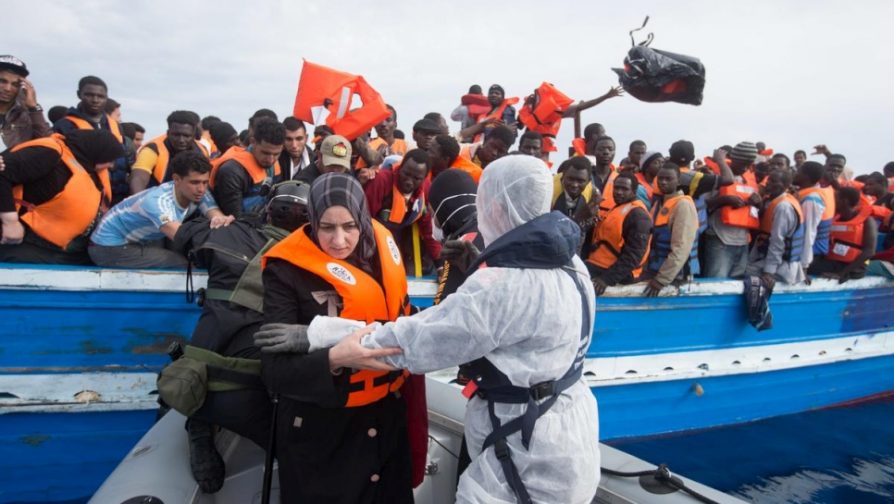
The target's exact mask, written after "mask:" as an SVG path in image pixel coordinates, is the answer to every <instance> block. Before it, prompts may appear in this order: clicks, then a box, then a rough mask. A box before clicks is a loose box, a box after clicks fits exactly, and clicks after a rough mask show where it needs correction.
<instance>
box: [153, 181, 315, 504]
mask: <svg viewBox="0 0 894 504" xmlns="http://www.w3.org/2000/svg"><path fill="white" fill-rule="evenodd" d="M308 193H309V186H308V185H307V184H303V183H300V182H294V181H286V182H282V183H280V184H277V185H276V186H274V187H273V189H272V190H271V192H270V194H269V195H268V196H267V197H266V198H265V205H264V208H263V215H262V219H260V221H258V220H257V219H252V220H248V219H239V220H236V221H235V222H233V223H232V224H230V225H229V226H226V227H220V228H216V229H212V228H210V227H209V226H208V220H207V219H202V218H198V219H193V220H190V221H189V222H185V223H184V224H183V225H182V226H180V229H179V230H178V231H177V234H176V235H174V247H173V248H174V249H175V250H178V251H181V252H183V253H184V255H188V256H189V257H190V258H191V260H192V261H193V263H194V264H195V265H196V266H198V267H200V268H204V269H207V270H208V288H207V289H206V290H205V291H204V294H203V296H202V298H203V302H202V316H201V317H200V318H199V322H198V324H196V328H195V330H194V331H193V333H192V337H191V338H190V346H191V347H196V348H199V349H204V350H207V351H209V353H210V352H213V355H209V353H205V352H195V351H194V350H192V349H189V348H188V349H187V351H186V352H187V353H186V356H187V357H189V358H192V359H202V358H203V357H208V360H207V361H203V362H205V364H206V366H207V367H208V368H210V369H212V370H213V369H214V368H219V367H220V366H221V365H226V366H229V367H226V369H241V370H244V369H245V368H246V367H248V366H243V364H247V363H245V362H244V360H246V359H252V360H254V361H256V362H257V366H256V367H257V368H258V369H259V368H260V358H261V355H260V349H259V348H258V347H256V346H255V345H254V342H253V340H252V336H253V335H254V333H255V332H257V330H258V329H259V328H260V327H261V323H262V322H263V321H264V312H263V310H264V297H263V296H264V294H263V292H264V291H263V284H262V280H261V256H262V255H263V254H264V253H265V252H266V251H267V250H269V249H270V248H271V247H273V245H275V244H277V243H279V241H280V240H282V239H283V238H284V237H286V236H288V234H289V233H291V232H292V231H294V230H295V229H298V228H299V227H301V225H302V224H304V223H305V222H307V198H308ZM224 358H230V359H224ZM212 376H213V374H212ZM254 376H255V378H254V379H255V381H257V384H256V385H257V386H252V384H251V383H249V384H243V385H244V386H236V387H230V388H231V390H226V391H220V390H216V391H208V392H207V394H206V396H205V400H204V403H203V404H202V405H201V407H199V409H198V410H196V411H195V412H194V413H193V414H191V415H189V419H188V420H187V423H186V430H187V431H188V433H189V435H188V438H189V456H190V458H189V460H190V468H191V469H192V474H193V478H194V479H195V480H196V482H197V483H198V484H199V487H200V488H201V489H202V491H203V492H205V493H214V492H216V491H218V490H220V488H221V486H222V485H223V482H224V476H225V466H224V461H223V459H222V458H221V456H220V454H219V453H218V452H217V449H216V448H215V445H214V432H213V429H212V424H213V425H219V426H221V427H224V428H226V429H228V430H230V431H233V432H235V433H237V434H239V435H241V436H244V437H246V438H248V439H250V440H252V441H253V442H254V443H255V444H257V445H258V446H260V447H261V448H264V449H266V448H267V443H268V438H269V428H270V420H271V418H270V415H271V413H272V410H271V403H270V398H269V397H268V394H267V390H266V388H265V387H264V386H263V384H262V383H261V382H260V374H259V373H258V374H257V375H254ZM212 380H213V378H212ZM215 388H216V387H215ZM165 392H166V389H165V388H164V387H159V393H160V394H162V399H164V400H166V401H167V399H168V398H167V394H166V393H165ZM176 400H177V398H173V399H172V401H171V404H174V403H175V402H176Z"/></svg>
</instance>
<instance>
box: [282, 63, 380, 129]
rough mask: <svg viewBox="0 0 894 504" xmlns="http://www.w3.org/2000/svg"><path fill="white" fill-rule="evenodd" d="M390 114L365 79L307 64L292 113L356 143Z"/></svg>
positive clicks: (299, 82) (314, 64) (305, 64)
mask: <svg viewBox="0 0 894 504" xmlns="http://www.w3.org/2000/svg"><path fill="white" fill-rule="evenodd" d="M358 98H359V102H361V103H358V101H357V99H358ZM390 114H391V112H390V111H389V110H388V108H387V107H386V106H385V101H384V100H383V99H382V96H381V95H380V94H379V93H378V92H377V91H376V90H375V89H373V87H372V86H370V85H369V83H368V82H366V79H364V78H363V76H360V75H354V74H350V73H347V72H342V71H340V70H335V69H332V68H329V67H325V66H323V65H318V64H316V63H311V62H309V61H307V60H305V61H304V65H303V67H302V69H301V77H300V79H299V80H298V91H297V93H296V95H295V106H294V108H293V110H292V115H294V116H295V117H297V118H298V119H301V120H302V121H306V122H309V123H311V124H314V125H321V124H325V125H327V126H329V127H330V128H332V131H334V132H335V133H336V134H337V135H342V136H344V137H345V138H347V139H348V140H354V139H356V138H357V137H358V136H360V135H361V134H363V133H366V132H367V131H369V130H370V129H372V128H373V126H375V125H376V124H379V123H380V122H382V121H383V120H384V119H385V118H387V117H388V116H389V115H390Z"/></svg>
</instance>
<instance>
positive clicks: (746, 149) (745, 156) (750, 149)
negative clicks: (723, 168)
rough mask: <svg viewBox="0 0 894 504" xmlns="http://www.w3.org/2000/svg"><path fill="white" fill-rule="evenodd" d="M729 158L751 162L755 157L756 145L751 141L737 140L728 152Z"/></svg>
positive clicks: (746, 162)
mask: <svg viewBox="0 0 894 504" xmlns="http://www.w3.org/2000/svg"><path fill="white" fill-rule="evenodd" d="M729 157H730V159H733V160H736V161H741V162H743V163H745V164H751V163H753V162H754V160H755V158H757V147H756V146H755V145H754V144H753V143H752V142H739V143H737V144H736V146H735V147H733V150H732V152H730V153H729Z"/></svg>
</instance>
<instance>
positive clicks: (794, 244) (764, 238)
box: [755, 193, 804, 262]
mask: <svg viewBox="0 0 894 504" xmlns="http://www.w3.org/2000/svg"><path fill="white" fill-rule="evenodd" d="M783 201H785V202H788V203H789V204H790V205H791V206H792V208H794V209H795V213H796V214H798V227H797V228H795V231H794V232H793V233H792V236H786V237H784V240H785V249H784V251H783V255H782V258H783V260H785V261H788V262H798V261H800V260H801V254H802V253H803V252H804V212H803V210H801V203H799V202H798V198H795V197H794V196H792V195H791V194H789V193H782V195H780V196H777V197H776V198H774V199H773V201H771V202H770V203H769V204H768V205H767V207H766V208H765V209H764V211H763V213H762V214H761V223H760V230H759V231H758V233H757V239H756V240H755V244H756V246H757V247H758V250H759V251H761V254H763V255H766V254H767V250H768V248H769V239H770V234H771V233H772V232H773V219H774V215H775V214H776V207H778V206H779V204H780V203H782V202H783Z"/></svg>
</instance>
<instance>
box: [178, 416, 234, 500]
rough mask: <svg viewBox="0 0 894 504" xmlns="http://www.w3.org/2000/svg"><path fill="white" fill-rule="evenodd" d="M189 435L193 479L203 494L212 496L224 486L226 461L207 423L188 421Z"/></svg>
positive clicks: (187, 429)
mask: <svg viewBox="0 0 894 504" xmlns="http://www.w3.org/2000/svg"><path fill="white" fill-rule="evenodd" d="M186 431H187V432H188V433H189V466H190V469H192V477H193V478H194V479H195V480H196V483H198V484H199V488H201V489H202V492H204V493H207V494H211V493H214V492H217V491H218V490H220V488H221V487H222V486H223V484H224V476H225V474H226V468H225V467H224V461H223V459H222V458H221V457H220V454H219V453H217V448H216V447H215V446H214V431H213V430H212V426H211V425H210V424H207V423H205V422H201V421H198V420H193V419H189V420H187V421H186Z"/></svg>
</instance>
